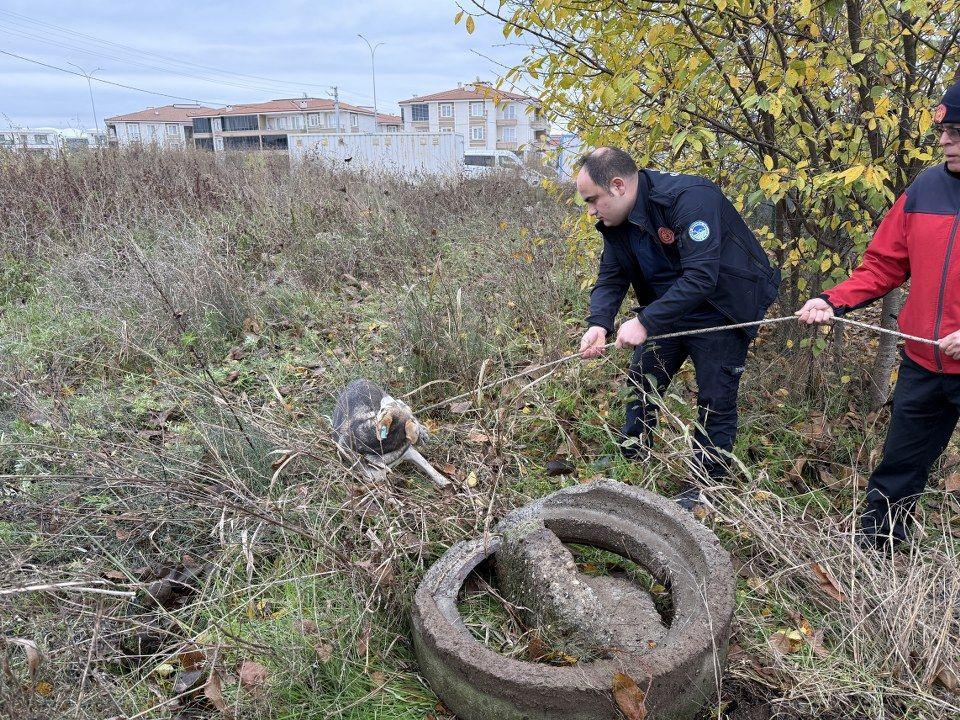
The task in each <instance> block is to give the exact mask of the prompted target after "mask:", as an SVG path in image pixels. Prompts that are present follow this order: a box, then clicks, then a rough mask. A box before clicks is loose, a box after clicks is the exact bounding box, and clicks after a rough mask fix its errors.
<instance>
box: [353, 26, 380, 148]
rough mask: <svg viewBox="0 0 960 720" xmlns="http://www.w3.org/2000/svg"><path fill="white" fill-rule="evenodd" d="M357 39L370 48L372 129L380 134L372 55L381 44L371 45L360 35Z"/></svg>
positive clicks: (375, 76)
mask: <svg viewBox="0 0 960 720" xmlns="http://www.w3.org/2000/svg"><path fill="white" fill-rule="evenodd" d="M357 37H358V38H360V39H361V40H363V41H364V42H365V43H366V44H367V47H368V48H370V74H371V75H372V76H373V128H374V130H375V131H376V132H380V116H379V115H378V114H377V66H376V63H375V61H374V53H376V52H377V48H378V47H380V46H381V45H383V43H382V42H378V43H377V44H376V45H371V44H370V41H369V40H367V39H366V38H365V37H364V36H363V35H361V34H360V33H357Z"/></svg>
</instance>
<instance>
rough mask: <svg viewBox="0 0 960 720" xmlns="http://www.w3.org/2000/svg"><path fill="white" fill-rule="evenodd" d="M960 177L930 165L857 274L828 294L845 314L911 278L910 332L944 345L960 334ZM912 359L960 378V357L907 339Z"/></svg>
mask: <svg viewBox="0 0 960 720" xmlns="http://www.w3.org/2000/svg"><path fill="white" fill-rule="evenodd" d="M958 225H960V174H957V173H952V172H950V171H949V170H947V167H946V164H943V165H938V166H937V167H932V168H928V169H927V170H924V171H923V172H922V173H920V175H919V177H917V179H916V180H915V181H914V182H913V184H912V185H910V187H908V188H907V190H906V191H905V192H904V193H903V195H901V196H900V197H899V198H898V199H897V202H896V203H895V204H894V206H893V207H892V208H891V209H890V211H889V212H888V213H887V214H886V216H885V217H884V218H883V222H881V223H880V227H879V228H877V232H876V234H875V235H874V236H873V240H871V241H870V245H869V246H867V250H866V252H865V253H864V255H863V262H862V263H861V264H860V266H859V267H858V268H856V269H855V270H854V271H853V274H851V276H850V277H849V278H848V279H846V280H844V281H843V282H842V283H840V284H839V285H837V286H836V287H834V288H833V289H831V290H828V291H827V292H825V293H824V294H823V295H821V297H822V298H823V299H824V300H826V301H827V302H828V303H830V304H831V305H832V306H833V308H834V311H835V312H836V314H837V315H842V314H843V313H845V312H848V311H850V310H855V309H856V308H859V307H863V306H864V305H866V304H868V303H870V302H873V301H874V300H876V299H877V298H880V297H883V296H884V295H886V294H887V293H888V292H890V291H891V290H893V289H894V288H896V287H899V286H900V285H902V284H903V283H904V281H906V279H907V278H910V294H909V295H908V296H907V301H906V302H905V303H904V305H903V309H902V310H901V311H900V315H899V317H898V318H897V322H898V324H899V325H900V329H901V330H902V331H903V332H904V333H907V334H909V335H916V336H917V337H923V338H930V339H931V340H939V339H941V338H943V337H945V336H947V335H949V334H950V333H952V332H954V331H956V330H960V232H958ZM904 350H905V351H906V353H907V355H909V356H910V358H911V359H912V360H914V361H915V362H917V363H919V364H920V365H922V366H923V367H925V368H927V369H928V370H931V371H933V372H943V373H960V360H954V359H953V358H951V357H948V356H947V355H945V354H943V353H942V352H940V349H939V348H938V347H936V346H934V345H927V344H925V343H918V342H916V341H910V340H907V341H906V346H905V348H904Z"/></svg>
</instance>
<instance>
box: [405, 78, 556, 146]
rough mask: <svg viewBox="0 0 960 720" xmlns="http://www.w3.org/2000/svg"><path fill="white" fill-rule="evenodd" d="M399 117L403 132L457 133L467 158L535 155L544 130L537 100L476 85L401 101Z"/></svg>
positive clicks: (545, 125)
mask: <svg viewBox="0 0 960 720" xmlns="http://www.w3.org/2000/svg"><path fill="white" fill-rule="evenodd" d="M400 112H401V115H402V118H403V129H404V130H405V131H409V132H456V133H460V134H462V135H463V136H464V138H465V139H466V148H467V152H468V153H469V152H470V151H471V150H479V149H483V150H512V151H514V152H516V153H517V154H521V153H539V152H540V150H541V149H542V147H543V145H544V143H545V141H546V136H547V129H548V125H547V121H546V120H545V119H544V117H543V115H542V114H541V111H540V102H539V101H538V100H535V99H534V98H530V97H527V96H525V95H517V94H516V93H511V92H506V91H505V90H497V89H495V88H493V87H491V86H490V85H488V84H486V83H481V82H476V83H472V84H468V85H464V86H461V87H458V88H456V89H455V90H445V91H443V92H438V93H433V94H432V95H420V96H417V97H413V98H410V99H409V100H402V101H401V102H400Z"/></svg>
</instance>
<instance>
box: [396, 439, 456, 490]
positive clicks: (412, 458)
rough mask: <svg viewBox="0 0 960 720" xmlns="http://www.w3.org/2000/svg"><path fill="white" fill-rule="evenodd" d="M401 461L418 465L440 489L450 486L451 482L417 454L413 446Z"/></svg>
mask: <svg viewBox="0 0 960 720" xmlns="http://www.w3.org/2000/svg"><path fill="white" fill-rule="evenodd" d="M400 460H401V461H403V460H406V461H407V462H410V463H413V464H414V465H416V466H417V467H418V468H420V471H421V472H423V474H424V475H426V476H427V477H428V478H430V479H431V480H433V481H434V482H435V483H436V484H437V485H438V486H439V487H446V486H447V485H449V484H450V481H449V480H448V479H447V478H445V477H444V476H443V475H441V474H440V473H439V472H437V469H436V468H435V467H433V465H431V464H430V463H428V462H427V460H426V458H425V457H423V455H421V454H420V453H419V452H417V451H416V450H415V449H414V448H413V446H410V447H409V448H407V451H406V452H405V453H404V454H403V455H402V456H401V457H400Z"/></svg>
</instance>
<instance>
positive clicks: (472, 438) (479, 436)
mask: <svg viewBox="0 0 960 720" xmlns="http://www.w3.org/2000/svg"><path fill="white" fill-rule="evenodd" d="M467 442H468V443H470V444H471V445H483V444H484V443H488V442H490V436H489V435H487V434H486V433H482V432H479V431H477V430H471V431H470V434H468V435H467Z"/></svg>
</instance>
